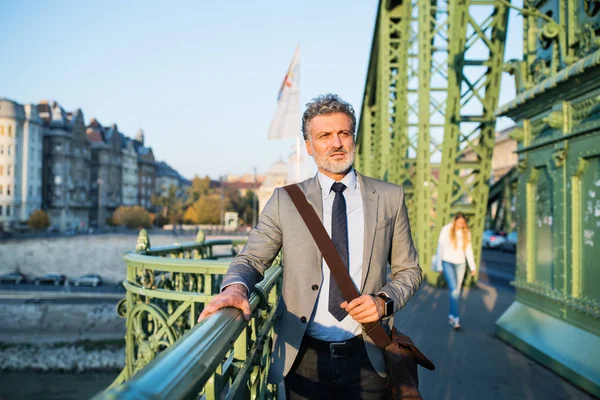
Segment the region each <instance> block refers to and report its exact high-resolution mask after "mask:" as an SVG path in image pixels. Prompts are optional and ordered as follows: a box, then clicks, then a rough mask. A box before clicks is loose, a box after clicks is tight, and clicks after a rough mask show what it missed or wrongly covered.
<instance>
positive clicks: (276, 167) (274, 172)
mask: <svg viewBox="0 0 600 400" xmlns="http://www.w3.org/2000/svg"><path fill="white" fill-rule="evenodd" d="M287 182H288V166H287V164H286V163H285V162H283V161H281V160H280V161H276V162H274V163H273V165H271V167H270V168H269V170H268V171H267V174H266V179H265V181H264V182H263V184H262V185H260V188H259V189H258V213H259V215H260V213H261V212H262V210H263V208H264V207H265V205H266V204H267V201H269V199H270V198H271V196H272V195H273V192H274V191H275V189H276V188H278V187H282V186H285V185H287Z"/></svg>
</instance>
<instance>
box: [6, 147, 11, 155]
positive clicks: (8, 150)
mask: <svg viewBox="0 0 600 400" xmlns="http://www.w3.org/2000/svg"><path fill="white" fill-rule="evenodd" d="M11 150H12V146H11V145H8V147H6V154H8V155H9V156H10V153H11Z"/></svg>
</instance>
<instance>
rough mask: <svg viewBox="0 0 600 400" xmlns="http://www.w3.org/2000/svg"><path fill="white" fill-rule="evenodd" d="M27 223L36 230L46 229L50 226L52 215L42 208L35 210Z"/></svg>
mask: <svg viewBox="0 0 600 400" xmlns="http://www.w3.org/2000/svg"><path fill="white" fill-rule="evenodd" d="M27 225H29V227H30V228H31V229H33V230H34V231H39V230H42V229H46V228H48V227H49V226H50V217H49V216H48V214H47V213H46V212H44V211H42V210H35V211H34V212H33V213H31V216H30V217H29V220H28V221H27Z"/></svg>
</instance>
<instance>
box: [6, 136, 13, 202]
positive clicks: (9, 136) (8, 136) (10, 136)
mask: <svg viewBox="0 0 600 400" xmlns="http://www.w3.org/2000/svg"><path fill="white" fill-rule="evenodd" d="M8 137H12V125H9V126H8ZM8 210H10V208H8V207H6V211H7V212H8Z"/></svg>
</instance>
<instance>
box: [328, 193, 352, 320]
mask: <svg viewBox="0 0 600 400" xmlns="http://www.w3.org/2000/svg"><path fill="white" fill-rule="evenodd" d="M331 190H333V191H334V192H335V198H334V199H333V210H332V215H331V240H332V241H333V245H334V246H335V249H336V250H337V252H338V253H339V255H340V257H341V258H342V261H343V262H344V265H345V266H346V269H348V214H347V213H346V199H345V198H344V190H346V185H344V184H343V183H341V182H336V183H334V184H333V185H332V186H331ZM343 302H344V297H343V296H342V292H341V291H340V288H339V286H338V284H337V283H336V281H335V279H333V275H331V278H330V281H329V312H330V313H331V314H332V315H333V316H334V317H335V318H336V319H337V320H338V321H341V320H343V319H344V318H345V317H346V315H348V313H347V312H346V310H344V309H343V308H341V307H340V304H342V303H343Z"/></svg>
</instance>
